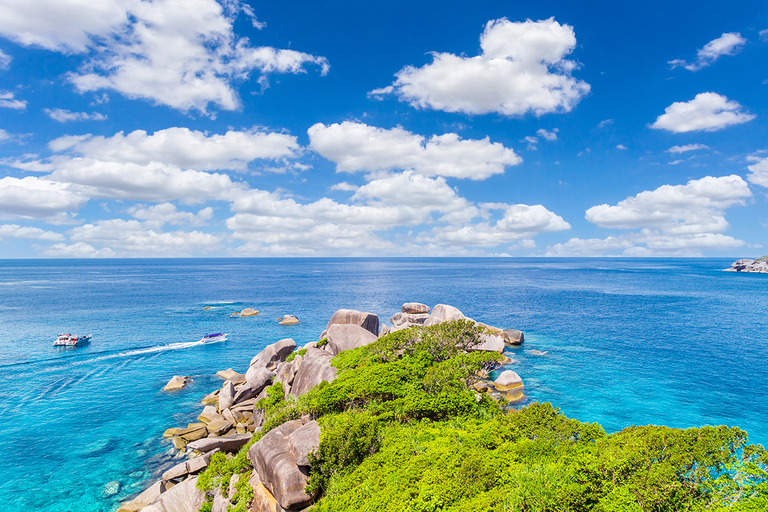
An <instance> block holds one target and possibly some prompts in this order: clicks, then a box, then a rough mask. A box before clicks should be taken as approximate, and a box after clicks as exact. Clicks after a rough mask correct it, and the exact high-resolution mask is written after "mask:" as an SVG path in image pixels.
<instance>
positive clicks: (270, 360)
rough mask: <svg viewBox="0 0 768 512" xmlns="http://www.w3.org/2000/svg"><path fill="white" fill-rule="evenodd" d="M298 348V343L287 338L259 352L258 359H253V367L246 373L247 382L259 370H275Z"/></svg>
mask: <svg viewBox="0 0 768 512" xmlns="http://www.w3.org/2000/svg"><path fill="white" fill-rule="evenodd" d="M295 348H296V342H295V341H293V340H292V339H291V338H285V339H282V340H280V341H277V342H275V343H273V344H271V345H267V346H266V347H264V350H262V351H261V352H259V353H258V354H257V355H256V357H254V358H253V359H251V366H250V367H249V368H248V371H247V372H245V378H246V380H248V379H250V378H251V377H253V375H254V373H255V372H257V371H258V370H259V368H267V369H268V370H274V369H275V368H276V367H277V364H278V363H279V362H280V361H285V358H286V357H288V354H290V353H291V352H293V351H294V349H295Z"/></svg>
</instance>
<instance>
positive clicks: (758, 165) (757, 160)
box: [747, 155, 768, 187]
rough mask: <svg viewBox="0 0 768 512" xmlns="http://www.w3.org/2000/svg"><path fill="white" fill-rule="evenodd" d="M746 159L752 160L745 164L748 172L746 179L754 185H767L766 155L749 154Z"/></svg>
mask: <svg viewBox="0 0 768 512" xmlns="http://www.w3.org/2000/svg"><path fill="white" fill-rule="evenodd" d="M747 160H748V161H750V162H754V163H753V164H751V165H748V166H747V169H749V171H750V172H749V174H747V180H748V181H749V182H750V183H753V184H755V185H760V186H761V187H768V157H760V156H757V155H750V156H748V157H747Z"/></svg>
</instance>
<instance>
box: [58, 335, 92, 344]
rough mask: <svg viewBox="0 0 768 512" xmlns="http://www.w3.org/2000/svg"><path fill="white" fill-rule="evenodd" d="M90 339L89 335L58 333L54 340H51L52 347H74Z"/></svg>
mask: <svg viewBox="0 0 768 512" xmlns="http://www.w3.org/2000/svg"><path fill="white" fill-rule="evenodd" d="M90 340H91V335H90V334H87V335H85V336H73V335H72V334H69V333H66V334H59V335H58V336H56V341H54V342H53V346H54V347H76V346H78V345H82V344H84V343H87V342H88V341H90Z"/></svg>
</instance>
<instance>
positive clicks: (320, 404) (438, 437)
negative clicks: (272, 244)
mask: <svg viewBox="0 0 768 512" xmlns="http://www.w3.org/2000/svg"><path fill="white" fill-rule="evenodd" d="M482 333H483V329H482V328H481V327H478V326H476V325H475V324H473V323H471V322H465V321H458V322H451V323H446V324H440V325H437V326H433V327H427V328H423V327H414V328H410V329H405V330H402V331H397V332H394V333H391V334H389V335H387V336H384V337H382V338H381V339H380V340H378V341H377V342H375V343H373V344H371V345H368V346H366V347H362V348H359V349H355V350H350V351H346V352H342V353H341V354H339V355H338V356H336V357H335V358H334V359H333V361H332V364H333V365H334V366H335V367H336V368H337V369H338V377H337V378H336V380H334V381H333V382H331V383H321V384H320V385H319V386H316V387H315V388H314V389H312V390H311V391H310V392H308V393H307V394H305V395H303V396H301V397H298V398H295V397H292V396H289V397H288V398H287V399H286V398H284V392H283V388H282V384H280V383H279V382H278V383H275V384H273V385H272V386H271V387H270V388H268V396H267V397H266V398H264V399H262V400H261V401H260V402H259V403H258V404H257V406H258V407H261V408H263V409H264V411H265V423H264V427H263V428H262V430H261V431H260V432H259V434H258V435H257V436H255V437H254V440H252V441H251V443H253V442H256V440H258V439H259V438H261V437H262V436H263V435H264V433H266V432H268V431H269V430H270V429H272V428H274V427H276V426H278V425H280V424H282V423H283V422H285V421H288V420H290V419H295V418H298V417H300V416H301V415H302V414H311V415H312V416H313V417H315V418H317V419H318V421H319V422H320V424H321V427H322V433H321V441H320V446H319V448H318V450H317V452H316V453H315V454H314V455H310V462H311V464H312V473H311V475H310V482H309V488H308V491H310V492H318V493H319V496H321V498H320V499H319V500H318V501H317V502H316V503H315V505H313V507H312V508H311V510H312V511H313V512H331V511H333V512H346V511H350V512H351V511H354V512H362V511H393V512H394V511H414V512H433V511H457V512H458V511H466V510H471V511H478V512H482V511H489V512H490V511H570V510H573V511H588V510H590V511H599V512H620V511H621V512H645V511H678V510H680V511H683V510H685V511H692V512H699V511H725V510H728V511H745V512H746V511H758V510H768V472H766V469H767V468H768V454H767V453H766V451H765V450H764V449H763V448H762V447H761V446H753V445H748V444H747V435H746V433H745V432H743V431H742V430H740V429H738V428H728V427H722V426H721V427H702V428H696V429H685V430H681V429H672V428H668V427H663V426H645V427H636V426H632V427H628V428H626V429H624V430H622V431H621V432H617V433H615V434H606V433H605V431H603V429H602V428H601V427H600V426H599V425H597V424H595V423H592V424H587V423H582V422H579V421H577V420H574V419H569V418H566V417H565V416H564V415H563V414H562V413H560V411H559V410H557V409H556V408H554V407H553V406H552V405H550V404H538V403H534V404H531V405H529V406H527V407H524V408H522V409H521V410H519V411H515V410H511V409H508V408H507V406H506V404H505V403H503V402H501V403H500V402H496V401H494V400H492V399H491V397H490V396H489V395H487V394H478V393H475V392H474V390H472V389H471V388H470V387H469V385H470V384H472V383H473V382H474V381H475V380H476V379H477V377H476V375H478V374H479V373H483V372H487V371H490V370H492V369H493V368H494V367H496V366H497V365H498V362H499V360H500V359H501V357H502V356H500V355H499V354H496V353H488V352H467V351H466V349H468V348H471V347H472V346H473V345H475V344H476V343H478V342H479V337H480V335H481V334H482ZM249 446H250V445H249ZM246 452H247V447H246V448H244V449H243V450H242V451H241V452H240V453H239V454H237V455H236V456H235V457H232V458H230V459H227V458H226V457H225V456H223V455H219V454H217V455H215V456H214V458H213V459H212V461H211V465H210V466H209V468H208V470H206V472H204V473H203V475H202V476H201V477H200V480H199V482H198V485H199V486H200V487H201V488H202V489H206V490H212V489H214V488H215V487H217V486H218V487H220V488H225V487H226V486H227V485H228V484H229V480H230V478H231V475H232V474H235V473H243V475H242V476H241V477H240V480H239V483H238V486H239V485H241V484H242V486H243V491H242V494H241V493H240V490H238V496H237V497H236V499H235V500H233V501H234V504H233V507H232V508H231V510H245V508H244V507H246V505H247V500H249V499H250V498H251V496H250V495H249V494H248V490H247V489H245V487H249V486H248V485H247V480H248V478H247V477H248V475H247V472H248V470H249V469H250V468H249V467H248V462H247V460H245V457H244V454H245V453H246ZM241 506H242V508H241Z"/></svg>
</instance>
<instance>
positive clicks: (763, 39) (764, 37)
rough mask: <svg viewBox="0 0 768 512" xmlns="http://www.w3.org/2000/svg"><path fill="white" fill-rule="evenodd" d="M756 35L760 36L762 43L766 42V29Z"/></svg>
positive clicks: (767, 34) (767, 30)
mask: <svg viewBox="0 0 768 512" xmlns="http://www.w3.org/2000/svg"><path fill="white" fill-rule="evenodd" d="M758 34H759V35H760V40H761V41H763V42H765V41H768V28H767V29H765V30H761V31H760V32H758Z"/></svg>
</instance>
